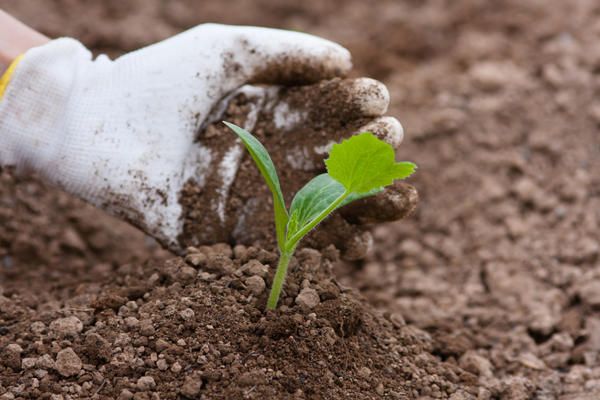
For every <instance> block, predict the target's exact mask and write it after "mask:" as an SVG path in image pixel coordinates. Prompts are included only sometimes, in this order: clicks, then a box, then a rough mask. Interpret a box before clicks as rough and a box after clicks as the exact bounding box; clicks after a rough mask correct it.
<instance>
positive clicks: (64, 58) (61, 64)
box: [0, 38, 91, 170]
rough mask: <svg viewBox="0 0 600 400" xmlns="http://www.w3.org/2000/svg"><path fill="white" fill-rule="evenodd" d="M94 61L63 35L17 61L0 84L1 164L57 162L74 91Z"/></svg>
mask: <svg viewBox="0 0 600 400" xmlns="http://www.w3.org/2000/svg"><path fill="white" fill-rule="evenodd" d="M90 60H91V53H90V52H89V51H88V50H87V49H86V48H85V47H84V46H83V45H82V44H81V43H79V42H78V41H76V40H73V39H67V38H63V39H56V40H53V41H51V42H49V43H48V44H45V45H43V46H39V47H35V48H32V49H30V50H29V51H27V52H26V53H25V54H24V55H23V56H22V57H21V58H20V59H19V60H15V62H13V63H12V64H11V67H10V68H9V70H8V71H7V72H6V73H5V75H4V76H3V85H2V86H0V89H1V90H2V92H3V97H2V99H1V101H0V165H2V166H15V167H17V169H18V170H21V169H23V168H26V169H28V168H33V167H35V169H40V168H42V169H43V168H48V167H50V168H51V167H52V166H50V165H48V161H49V160H52V159H55V158H56V157H55V155H56V150H57V149H58V148H59V147H60V143H61V142H62V140H63V136H64V132H65V126H64V125H65V122H66V121H65V119H66V117H67V114H68V113H67V109H68V105H69V102H70V99H71V93H72V91H73V89H74V88H75V87H76V82H77V81H78V79H79V73H80V71H81V69H82V68H81V66H82V65H83V63H88V62H89V61H90ZM17 62H18V65H17ZM8 80H10V84H9V82H8ZM2 88H3V89H2Z"/></svg>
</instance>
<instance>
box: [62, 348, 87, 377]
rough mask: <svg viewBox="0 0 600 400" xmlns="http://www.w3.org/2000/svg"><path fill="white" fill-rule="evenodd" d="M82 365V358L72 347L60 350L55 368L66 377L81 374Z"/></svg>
mask: <svg viewBox="0 0 600 400" xmlns="http://www.w3.org/2000/svg"><path fill="white" fill-rule="evenodd" d="M82 367H83V364H82V362H81V359H80V358H79V356H77V354H76V353H75V352H74V351H73V349H72V348H70V347H69V348H66V349H63V350H61V351H59V352H58V354H57V355H56V363H55V368H56V370H57V371H58V373H59V374H61V375H62V376H64V377H70V376H73V375H77V374H79V372H81V368H82Z"/></svg>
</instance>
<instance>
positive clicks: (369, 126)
mask: <svg viewBox="0 0 600 400" xmlns="http://www.w3.org/2000/svg"><path fill="white" fill-rule="evenodd" d="M360 132H371V133H373V134H374V135H375V136H377V137H378V138H379V139H381V140H383V141H384V142H386V143H389V144H390V145H391V146H392V147H394V148H395V149H397V148H398V147H400V144H401V143H402V140H403V139H404V129H403V128H402V124H400V121H398V120H397V119H396V118H394V117H389V116H384V117H379V118H375V119H373V120H371V121H369V122H367V123H365V124H364V125H362V126H361V128H360V129H359V130H358V132H357V133H360Z"/></svg>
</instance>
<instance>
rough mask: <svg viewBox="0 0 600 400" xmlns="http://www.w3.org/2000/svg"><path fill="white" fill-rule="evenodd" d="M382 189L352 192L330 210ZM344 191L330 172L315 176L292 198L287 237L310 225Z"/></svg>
mask: <svg viewBox="0 0 600 400" xmlns="http://www.w3.org/2000/svg"><path fill="white" fill-rule="evenodd" d="M381 190H382V189H381V188H376V189H374V190H371V191H369V192H367V193H361V194H358V193H350V194H349V195H348V196H347V197H346V198H345V199H344V200H343V201H342V202H341V203H340V204H338V205H337V206H336V207H335V208H334V209H332V210H331V211H330V212H333V211H334V210H335V209H337V208H340V207H343V206H345V205H346V204H348V203H351V202H353V201H355V200H358V199H361V198H363V197H367V196H371V195H374V194H376V193H378V192H379V191H381ZM344 193H346V189H344V186H342V184H341V183H339V182H337V181H336V180H334V179H333V178H332V177H331V176H329V174H321V175H318V176H316V177H314V178H313V179H312V180H311V181H310V182H308V183H307V184H306V185H305V186H304V187H303V188H302V189H300V190H299V191H298V193H296V196H294V199H293V200H292V205H291V206H290V214H291V215H292V217H291V218H290V220H289V222H288V229H287V237H288V238H291V237H293V236H294V235H295V234H296V233H298V232H300V231H301V230H302V229H303V228H305V227H306V226H308V225H310V223H311V222H313V221H314V220H315V218H318V217H319V216H320V215H321V214H322V213H323V212H324V211H325V210H327V208H328V207H329V206H331V204H333V202H334V201H335V200H337V199H338V198H339V197H340V196H342V195H343V194H344ZM325 217H326V215H325ZM319 222H320V221H319Z"/></svg>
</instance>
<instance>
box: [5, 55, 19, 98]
mask: <svg viewBox="0 0 600 400" xmlns="http://www.w3.org/2000/svg"><path fill="white" fill-rule="evenodd" d="M22 59H23V54H21V55H20V56H19V57H17V58H15V59H14V60H13V62H12V63H11V64H10V66H9V67H8V69H7V70H6V72H5V73H4V75H2V77H0V99H1V98H2V96H4V91H6V88H7V87H8V83H9V82H10V78H11V77H12V75H13V74H14V73H15V69H16V68H17V64H19V62H20V61H21V60H22Z"/></svg>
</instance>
